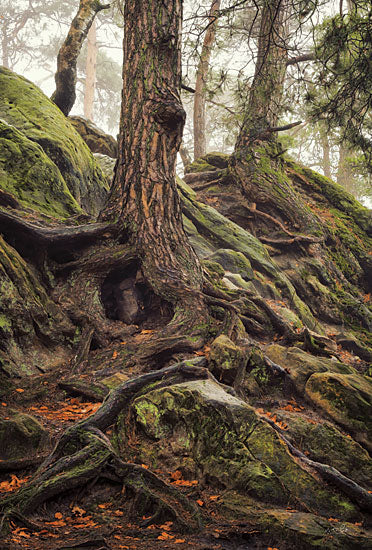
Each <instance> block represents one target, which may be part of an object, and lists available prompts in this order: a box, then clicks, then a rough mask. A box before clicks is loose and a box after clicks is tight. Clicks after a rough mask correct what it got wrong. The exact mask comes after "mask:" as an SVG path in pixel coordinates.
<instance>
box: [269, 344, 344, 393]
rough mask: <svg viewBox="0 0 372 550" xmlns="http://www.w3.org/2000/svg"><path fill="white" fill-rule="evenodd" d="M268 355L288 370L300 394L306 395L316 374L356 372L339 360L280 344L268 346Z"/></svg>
mask: <svg viewBox="0 0 372 550" xmlns="http://www.w3.org/2000/svg"><path fill="white" fill-rule="evenodd" d="M266 355H267V356H268V357H269V359H271V360H272V361H274V363H278V364H279V365H281V366H282V367H283V368H286V369H288V371H289V373H290V377H291V380H293V382H294V384H295V385H296V388H297V390H298V392H299V393H301V394H304V393H305V387H306V383H307V381H308V380H309V378H310V377H311V376H312V375H313V374H315V373H325V372H328V371H331V372H336V373H345V374H353V373H355V370H354V369H353V368H352V367H349V366H348V365H345V364H343V363H341V362H339V361H337V360H333V359H331V358H327V357H316V356H315V355H311V354H310V353H307V352H306V351H304V350H302V349H300V348H296V347H292V348H286V347H284V346H280V345H279V344H272V345H271V346H268V348H267V350H266Z"/></svg>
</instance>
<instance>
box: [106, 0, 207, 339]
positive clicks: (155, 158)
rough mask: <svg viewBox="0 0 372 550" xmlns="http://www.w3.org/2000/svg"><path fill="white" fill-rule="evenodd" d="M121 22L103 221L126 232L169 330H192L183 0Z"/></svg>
mask: <svg viewBox="0 0 372 550" xmlns="http://www.w3.org/2000/svg"><path fill="white" fill-rule="evenodd" d="M138 12H141V13H143V18H138V17H137V13H138ZM124 21H125V32H124V36H125V38H124V70H123V103H122V113H121V123H120V136H121V138H120V142H119V159H118V164H117V169H116V174H115V179H114V183H113V187H112V191H111V194H110V197H109V199H108V207H107V208H106V210H104V212H103V214H102V215H101V218H102V219H104V220H108V219H110V220H115V221H116V222H117V223H118V224H119V226H120V227H122V228H123V230H124V231H126V232H127V234H128V236H129V242H131V243H133V246H134V247H135V249H136V251H137V253H138V257H139V260H140V264H141V268H142V272H143V275H144V276H145V279H146V280H147V282H148V283H149V284H150V286H151V288H152V289H153V291H154V292H155V293H156V294H157V295H159V296H161V297H162V298H163V299H164V300H166V301H167V302H169V303H170V304H172V306H173V308H174V313H175V317H174V319H173V324H174V328H175V330H178V326H179V324H180V323H181V324H182V323H183V322H185V323H186V324H188V325H189V326H190V327H191V326H194V328H196V326H197V325H198V322H199V324H200V323H201V322H202V321H204V319H203V316H205V315H206V309H205V306H204V305H203V299H202V296H201V287H202V272H201V268H200V264H199V260H198V259H197V257H196V255H195V253H194V251H193V249H192V248H191V247H190V244H189V243H188V241H187V238H186V235H185V232H184V229H183V225H182V216H181V208H180V201H179V197H178V194H177V188H176V180H175V162H176V155H177V152H178V150H179V147H180V144H181V139H182V130H183V125H184V122H185V112H184V109H183V107H182V104H181V101H180V96H179V92H180V83H181V82H180V78H181V77H180V75H181V71H180V62H181V61H180V28H181V21H182V6H181V2H179V1H178V0H172V1H167V2H163V3H161V4H160V3H157V2H151V3H150V5H148V3H147V2H144V3H142V2H136V3H131V2H128V3H127V4H126V7H125V16H124ZM187 310H188V312H187Z"/></svg>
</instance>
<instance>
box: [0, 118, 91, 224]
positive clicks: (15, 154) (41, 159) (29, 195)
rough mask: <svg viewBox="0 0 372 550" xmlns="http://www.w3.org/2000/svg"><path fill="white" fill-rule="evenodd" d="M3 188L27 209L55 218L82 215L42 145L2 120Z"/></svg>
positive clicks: (0, 161) (0, 168)
mask: <svg viewBox="0 0 372 550" xmlns="http://www.w3.org/2000/svg"><path fill="white" fill-rule="evenodd" d="M0 187H1V189H3V190H5V191H7V192H9V193H11V194H12V195H14V196H15V197H17V200H18V201H19V203H20V204H21V205H22V206H23V207H26V208H27V207H31V208H32V209H33V210H38V211H41V212H43V213H44V214H49V215H51V216H55V217H61V218H64V217H68V216H72V215H74V214H78V213H80V212H81V208H80V206H79V204H78V203H77V201H76V200H75V199H74V197H73V196H72V195H71V193H70V191H69V189H68V187H67V185H66V182H65V180H64V179H63V176H62V174H61V172H60V171H59V169H58V168H57V166H56V165H55V164H54V162H53V161H51V160H50V158H49V157H48V156H47V155H46V154H45V152H44V150H43V149H42V147H41V146H40V145H38V144H37V143H35V142H34V141H31V140H30V139H28V138H27V137H26V136H25V135H24V134H23V133H22V132H20V131H19V130H17V129H16V128H14V126H10V125H8V124H7V123H6V122H4V121H2V120H0Z"/></svg>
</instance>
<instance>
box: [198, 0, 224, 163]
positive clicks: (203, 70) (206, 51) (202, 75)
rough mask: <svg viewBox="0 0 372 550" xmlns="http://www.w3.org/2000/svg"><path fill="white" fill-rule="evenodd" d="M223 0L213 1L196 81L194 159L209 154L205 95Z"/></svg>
mask: <svg viewBox="0 0 372 550" xmlns="http://www.w3.org/2000/svg"><path fill="white" fill-rule="evenodd" d="M220 4H221V0H212V5H211V9H210V11H209V16H208V28H207V31H206V33H205V37H204V42H203V47H202V51H201V54H200V60H199V65H198V69H197V72H196V81H195V96H194V159H197V158H199V157H202V156H204V155H205V154H206V152H207V147H206V137H205V95H206V82H207V76H208V68H209V60H210V57H211V53H212V46H213V42H214V39H215V35H216V29H217V22H218V11H219V9H220Z"/></svg>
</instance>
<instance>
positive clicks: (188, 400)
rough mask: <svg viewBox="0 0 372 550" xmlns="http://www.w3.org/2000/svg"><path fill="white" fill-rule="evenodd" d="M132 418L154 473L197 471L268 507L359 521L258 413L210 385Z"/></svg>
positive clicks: (146, 406)
mask: <svg viewBox="0 0 372 550" xmlns="http://www.w3.org/2000/svg"><path fill="white" fill-rule="evenodd" d="M133 414H134V419H135V422H136V424H137V428H138V427H140V430H137V431H136V434H137V436H140V443H139V447H138V448H137V450H138V455H137V456H138V457H140V459H141V460H142V459H144V458H146V460H149V461H150V462H147V463H148V464H149V465H151V464H156V465H157V467H160V468H162V469H164V468H166V469H170V468H174V467H181V468H183V466H184V464H186V463H187V464H189V465H190V464H193V465H194V468H195V472H196V473H198V475H204V476H208V478H209V480H210V481H211V482H212V483H213V480H216V481H217V483H218V484H222V485H224V486H226V487H230V488H231V487H235V488H236V489H239V490H244V491H245V492H246V493H247V494H249V495H250V496H254V497H256V498H260V499H262V500H263V501H266V502H270V503H272V502H277V503H281V504H284V505H288V503H289V502H292V503H296V499H297V498H298V499H299V500H301V502H306V505H307V506H308V507H310V508H313V509H314V510H317V511H320V512H324V513H327V514H330V513H331V510H332V513H337V514H339V515H340V516H343V517H353V516H354V515H355V509H354V507H353V505H352V504H351V503H350V502H349V501H348V500H347V499H344V498H342V497H341V496H340V495H338V494H337V493H333V492H332V491H329V490H328V489H326V488H324V487H323V486H322V485H321V484H320V483H318V482H317V481H316V480H315V479H314V478H312V477H311V476H310V475H309V474H308V473H307V472H306V471H304V470H302V469H301V468H300V467H299V466H298V464H297V463H296V462H295V461H294V459H293V458H292V457H291V455H290V454H289V453H288V451H287V449H286V447H285V445H284V444H283V443H282V442H281V440H280V439H279V437H278V435H277V434H276V432H275V431H274V430H273V429H272V428H271V427H270V426H269V425H268V424H267V423H265V422H263V421H262V420H260V419H259V418H258V417H257V416H256V414H255V412H254V410H253V409H252V408H251V407H249V406H248V405H246V404H245V403H244V402H243V401H241V400H239V399H237V398H236V397H234V396H232V395H230V394H228V393H226V392H225V391H224V390H223V389H222V388H221V386H219V385H217V384H215V383H213V382H211V381H207V380H201V381H194V382H188V383H184V384H176V385H173V386H170V387H167V388H159V389H155V390H153V391H151V392H149V393H147V394H146V395H144V396H142V397H139V398H137V399H136V400H135V401H134V404H133ZM124 429H125V430H126V429H128V428H125V427H124ZM149 440H150V441H154V440H156V445H149ZM149 447H150V448H151V449H150V450H149ZM185 460H186V463H185V462H184V461H185ZM185 467H186V466H185Z"/></svg>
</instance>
